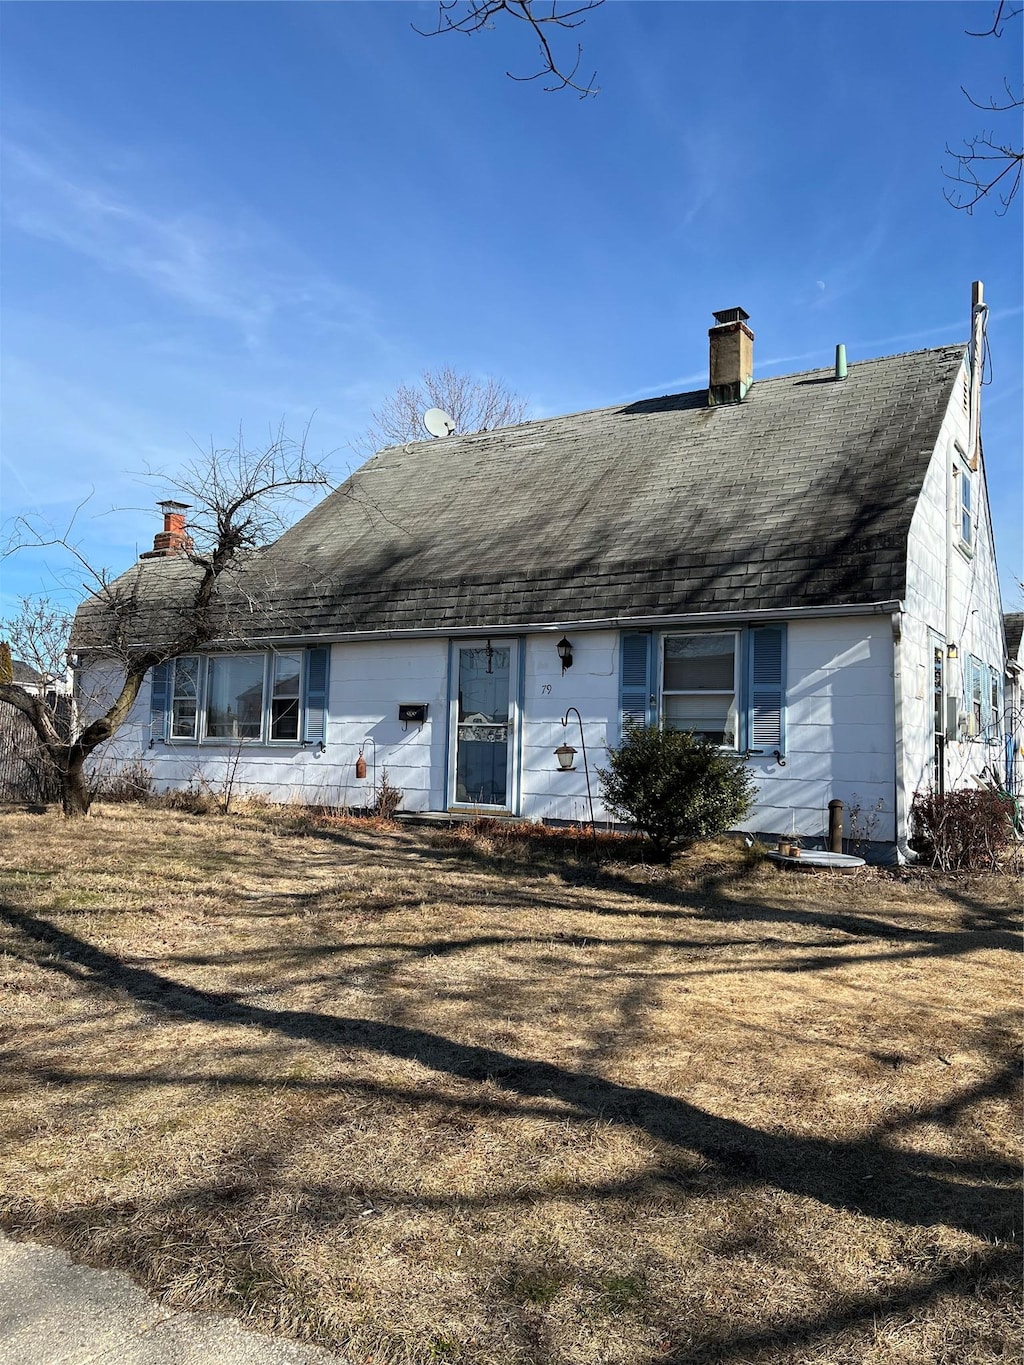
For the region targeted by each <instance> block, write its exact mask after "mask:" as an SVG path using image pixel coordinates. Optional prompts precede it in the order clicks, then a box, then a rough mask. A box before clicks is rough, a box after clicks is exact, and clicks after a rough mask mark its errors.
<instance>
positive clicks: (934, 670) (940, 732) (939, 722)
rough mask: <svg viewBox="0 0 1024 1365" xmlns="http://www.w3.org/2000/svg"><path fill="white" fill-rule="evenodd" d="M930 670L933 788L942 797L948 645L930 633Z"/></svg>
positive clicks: (943, 787) (944, 782)
mask: <svg viewBox="0 0 1024 1365" xmlns="http://www.w3.org/2000/svg"><path fill="white" fill-rule="evenodd" d="M928 647H929V654H930V660H929V663H930V668H929V670H928V681H929V692H930V694H931V695H930V697H929V701H930V703H931V704H930V707H929V709H930V711H931V718H932V746H931V747H932V752H931V786H932V788H933V790H935V791H937V792H938V793H939V795H940V796H941V795H942V793H943V792H944V791H945V788H946V733H945V732H946V707H945V695H946V686H945V672H946V645H945V642H944V641H943V639H942V638H941V636H939V635H936V633H935V632H934V631H929V632H928Z"/></svg>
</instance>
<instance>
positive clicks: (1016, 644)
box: [1003, 611, 1024, 660]
mask: <svg viewBox="0 0 1024 1365" xmlns="http://www.w3.org/2000/svg"><path fill="white" fill-rule="evenodd" d="M1003 625H1004V628H1005V630H1006V656H1007V658H1009V659H1013V660H1017V659H1019V658H1020V641H1021V634H1022V632H1024V611H1008V612H1007V613H1006V615H1005V616H1004V617H1003Z"/></svg>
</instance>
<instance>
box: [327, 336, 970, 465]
mask: <svg viewBox="0 0 1024 1365" xmlns="http://www.w3.org/2000/svg"><path fill="white" fill-rule="evenodd" d="M966 348H967V342H966V341H949V342H946V343H945V344H944V345H942V346H921V347H919V348H918V349H917V350H915V351H895V352H893V354H892V355H876V356H868V357H866V358H865V359H864V360H853V359H851V360H850V361H849V367H850V371H851V372H852V371H853V370H854V369H855V368H856V369H863V368H864V366H865V365H880V364H882V363H884V362H886V361H891V360H909V359H911V358H912V357H914V356H923V355H938V354H939V353H940V352H942V351H964V350H966ZM831 373H833V366H832V365H815V366H813V367H812V368H811V369H807V370H790V371H787V373H786V374H770V375H765V376H764V377H763V378H761V379H757V378H756V377H755V379H754V383H753V384H752V385H751V390H752V391H753V389H755V388H757V387H758V386H764V385H765V384H774V383H779V382H782V381H784V380H787V379H803V378H804V377H805V376H806V375H818V374H831ZM706 392H707V388H706V386H701V387H700V388H697V389H676V390H672V391H670V392H668V393H654V394H649V395H648V396H646V397H644V398H633V399H627V400H620V401H619V402H617V403H604V404H602V405H601V406H600V407H596V408H577V409H575V410H574V411H572V412H554V413H551V414H550V415H549V416H547V417H530V418H527V420H526V421H523V422H511V423H509V424H508V425H507V426H501V427H490V428H488V429H487V430H484V431H467V432H464V433H462V434H461V435H460V434H459V433H456V434H455V435H454V436H442V437H434V438H433V439H430V438H427V437H424V438H423V439H422V440H417V441H398V442H396V443H395V444H394V445H390V446H382V447H381V449H380V450H378V451H376V453H375V454H374V455H373V456H371V458H370V460H369V461H367V464H370V463H372V462H373V461H374V460H376V459H377V458H378V457H379V456H381V455H386V454H388V452H389V451H392V450H403V451H404V450H408V448H409V447H410V446H420V445H423V446H434V445H443V444H444V443H445V442H446V441H453V442H454V441H468V440H472V438H473V437H474V436H479V437H484V436H495V435H497V434H498V433H499V432H511V431H522V430H524V429H525V428H527V427H539V426H541V425H544V424H546V423H549V422H564V421H567V420H569V419H571V418H579V417H590V416H597V415H599V414H600V413H605V412H616V411H620V410H622V409H624V408H630V407H634V406H636V405H637V404H640V403H647V404H653V403H659V402H666V401H668V400H670V399H678V398H689V397H690V396H691V395H694V394H700V393H706ZM361 467H362V468H363V469H365V468H366V465H363V466H361ZM353 473H358V470H353Z"/></svg>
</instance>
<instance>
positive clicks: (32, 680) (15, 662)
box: [11, 659, 43, 687]
mask: <svg viewBox="0 0 1024 1365" xmlns="http://www.w3.org/2000/svg"><path fill="white" fill-rule="evenodd" d="M42 676H43V675H42V674H41V673H37V672H36V670H35V669H34V668H33V667H32V665H31V664H27V663H25V662H24V661H23V660H22V659H12V660H11V680H12V682H16V683H18V684H19V686H21V687H38V686H39V684H40V682H41V681H42Z"/></svg>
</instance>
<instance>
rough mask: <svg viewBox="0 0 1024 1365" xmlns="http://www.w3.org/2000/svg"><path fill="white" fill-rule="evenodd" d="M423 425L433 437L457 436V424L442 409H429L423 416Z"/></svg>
mask: <svg viewBox="0 0 1024 1365" xmlns="http://www.w3.org/2000/svg"><path fill="white" fill-rule="evenodd" d="M423 425H424V426H425V427H426V429H427V430H428V431H429V432H430V434H431V436H454V435H455V423H454V422H453V421H452V419H451V418H450V417H449V416H448V414H447V413H446V412H445V411H444V410H443V409H442V408H428V409H427V411H426V412H425V413H424V414H423Z"/></svg>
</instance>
